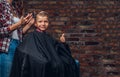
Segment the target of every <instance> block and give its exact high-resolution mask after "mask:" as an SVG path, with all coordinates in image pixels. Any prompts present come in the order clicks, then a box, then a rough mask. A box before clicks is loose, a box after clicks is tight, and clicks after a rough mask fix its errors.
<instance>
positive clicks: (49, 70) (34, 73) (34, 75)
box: [10, 31, 78, 77]
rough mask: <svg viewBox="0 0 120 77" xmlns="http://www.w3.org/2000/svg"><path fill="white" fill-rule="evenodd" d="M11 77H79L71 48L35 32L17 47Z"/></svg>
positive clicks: (46, 35)
mask: <svg viewBox="0 0 120 77" xmlns="http://www.w3.org/2000/svg"><path fill="white" fill-rule="evenodd" d="M10 77H78V76H77V66H76V64H75V61H74V59H73V58H72V56H71V53H70V50H69V47H67V45H65V44H63V43H60V42H58V41H56V40H55V39H53V38H52V37H51V36H50V35H48V34H47V33H45V32H38V31H33V32H31V33H29V34H27V35H26V37H25V38H24V40H23V42H22V43H21V44H20V45H19V46H18V47H17V49H16V52H15V56H14V60H13V65H12V68H11V74H10Z"/></svg>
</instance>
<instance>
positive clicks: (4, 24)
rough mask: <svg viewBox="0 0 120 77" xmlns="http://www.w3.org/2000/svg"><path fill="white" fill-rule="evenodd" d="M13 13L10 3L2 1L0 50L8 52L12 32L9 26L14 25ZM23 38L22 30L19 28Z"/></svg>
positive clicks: (0, 9) (0, 5)
mask: <svg viewBox="0 0 120 77" xmlns="http://www.w3.org/2000/svg"><path fill="white" fill-rule="evenodd" d="M12 17H13V15H12V13H11V9H10V5H9V3H7V2H6V1H5V0H3V1H1V2H0V52H8V48H9V44H10V39H11V35H12V32H11V31H10V29H9V26H11V25H12ZM18 35H19V37H20V39H21V37H22V30H18Z"/></svg>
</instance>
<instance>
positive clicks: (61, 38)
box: [60, 33, 65, 43]
mask: <svg viewBox="0 0 120 77" xmlns="http://www.w3.org/2000/svg"><path fill="white" fill-rule="evenodd" d="M60 41H61V42H62V43H65V34H64V33H63V34H62V36H61V37H60Z"/></svg>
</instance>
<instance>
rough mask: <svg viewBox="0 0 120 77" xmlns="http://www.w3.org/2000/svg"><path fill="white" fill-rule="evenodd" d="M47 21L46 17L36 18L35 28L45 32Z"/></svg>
mask: <svg viewBox="0 0 120 77" xmlns="http://www.w3.org/2000/svg"><path fill="white" fill-rule="evenodd" d="M48 25H49V21H48V17H47V16H37V18H36V22H35V26H36V27H37V28H38V29H39V30H41V31H45V30H46V29H47V28H48Z"/></svg>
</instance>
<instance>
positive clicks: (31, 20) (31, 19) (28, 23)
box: [27, 18, 35, 26]
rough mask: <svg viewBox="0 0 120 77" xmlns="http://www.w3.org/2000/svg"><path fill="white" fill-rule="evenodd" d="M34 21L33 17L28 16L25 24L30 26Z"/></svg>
mask: <svg viewBox="0 0 120 77" xmlns="http://www.w3.org/2000/svg"><path fill="white" fill-rule="evenodd" d="M34 22H35V19H34V18H30V19H29V21H28V22H27V25H29V26H32V25H33V24H34Z"/></svg>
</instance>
